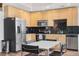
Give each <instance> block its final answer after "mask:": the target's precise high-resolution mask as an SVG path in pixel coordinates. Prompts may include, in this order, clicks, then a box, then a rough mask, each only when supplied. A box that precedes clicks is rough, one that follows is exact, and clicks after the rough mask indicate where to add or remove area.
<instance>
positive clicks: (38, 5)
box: [6, 3, 79, 11]
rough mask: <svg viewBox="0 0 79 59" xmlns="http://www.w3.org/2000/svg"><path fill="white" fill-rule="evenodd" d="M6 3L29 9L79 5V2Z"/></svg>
mask: <svg viewBox="0 0 79 59" xmlns="http://www.w3.org/2000/svg"><path fill="white" fill-rule="evenodd" d="M6 4H7V5H11V6H15V7H17V8H21V9H24V10H27V11H39V10H48V9H58V8H65V7H72V6H77V7H79V4H78V3H6Z"/></svg>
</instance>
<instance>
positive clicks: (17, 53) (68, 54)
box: [0, 50, 79, 56]
mask: <svg viewBox="0 0 79 59" xmlns="http://www.w3.org/2000/svg"><path fill="white" fill-rule="evenodd" d="M26 54H28V52H23V54H21V51H19V52H15V53H0V56H22V55H26ZM63 56H79V52H78V51H72V50H67V51H66V52H65V53H64V55H63Z"/></svg>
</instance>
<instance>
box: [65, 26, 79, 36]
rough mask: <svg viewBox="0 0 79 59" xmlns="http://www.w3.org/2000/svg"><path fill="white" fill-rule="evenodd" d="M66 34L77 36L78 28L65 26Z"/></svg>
mask: <svg viewBox="0 0 79 59" xmlns="http://www.w3.org/2000/svg"><path fill="white" fill-rule="evenodd" d="M66 31H67V32H66V34H79V26H67V29H66Z"/></svg>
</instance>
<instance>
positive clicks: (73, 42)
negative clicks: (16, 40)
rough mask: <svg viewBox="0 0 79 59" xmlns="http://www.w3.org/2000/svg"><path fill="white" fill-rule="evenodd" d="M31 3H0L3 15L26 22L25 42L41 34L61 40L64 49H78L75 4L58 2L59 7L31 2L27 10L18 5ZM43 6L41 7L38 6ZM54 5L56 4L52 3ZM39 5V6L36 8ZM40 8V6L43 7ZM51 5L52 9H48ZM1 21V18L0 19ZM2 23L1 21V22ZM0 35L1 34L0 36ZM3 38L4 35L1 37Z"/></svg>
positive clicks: (77, 10)
mask: <svg viewBox="0 0 79 59" xmlns="http://www.w3.org/2000/svg"><path fill="white" fill-rule="evenodd" d="M18 5H20V6H22V7H23V6H25V5H27V6H28V5H30V6H31V4H28V3H26V4H16V3H15V4H11V3H10V4H7V3H2V6H1V8H2V10H1V11H2V12H3V17H15V18H20V19H22V20H23V21H25V22H26V24H25V26H26V39H25V41H27V42H35V41H36V40H37V39H39V37H38V36H39V35H40V34H42V36H43V39H48V40H57V41H61V42H62V44H63V45H64V48H65V49H69V50H77V51H79V35H78V34H79V23H78V22H79V19H78V18H79V17H78V16H79V7H78V6H77V4H74V3H73V4H70V5H69V6H68V5H67V4H60V5H59V4H58V5H59V7H58V8H55V7H52V5H53V4H52V3H50V4H49V3H48V4H45V5H44V4H42V3H38V4H32V5H33V6H32V7H33V8H34V9H33V10H32V11H31V10H30V11H28V10H27V7H26V6H25V7H24V8H25V9H24V8H22V7H19V6H18ZM40 5H41V6H43V7H40ZM54 5H55V6H56V5H57V4H54ZM38 6H39V8H38ZM44 7H45V9H43V10H41V8H44ZM47 7H49V8H48V9H46V8H47ZM51 7H52V9H50V8H51ZM0 21H2V20H0ZM1 23H2V22H1ZM0 37H2V36H0ZM3 38H4V37H3Z"/></svg>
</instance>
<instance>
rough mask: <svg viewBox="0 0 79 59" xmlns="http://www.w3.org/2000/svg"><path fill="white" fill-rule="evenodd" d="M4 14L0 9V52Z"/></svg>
mask: <svg viewBox="0 0 79 59" xmlns="http://www.w3.org/2000/svg"><path fill="white" fill-rule="evenodd" d="M3 18H4V14H3V11H0V52H1V51H2V43H1V41H2V40H4V24H3V22H4V21H3Z"/></svg>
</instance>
